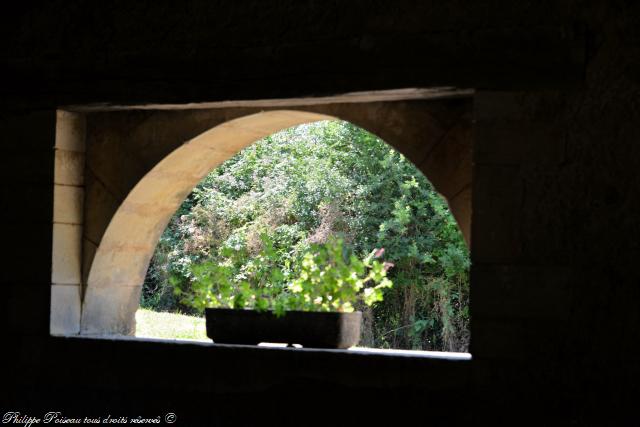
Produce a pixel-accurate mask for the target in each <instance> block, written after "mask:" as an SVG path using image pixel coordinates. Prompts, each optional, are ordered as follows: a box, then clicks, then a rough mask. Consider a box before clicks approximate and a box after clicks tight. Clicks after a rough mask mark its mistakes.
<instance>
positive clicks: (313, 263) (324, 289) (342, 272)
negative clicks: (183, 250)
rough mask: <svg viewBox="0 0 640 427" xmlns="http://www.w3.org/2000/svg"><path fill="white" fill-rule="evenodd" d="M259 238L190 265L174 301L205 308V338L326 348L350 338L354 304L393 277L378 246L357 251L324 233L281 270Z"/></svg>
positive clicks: (356, 315)
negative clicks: (250, 252)
mask: <svg viewBox="0 0 640 427" xmlns="http://www.w3.org/2000/svg"><path fill="white" fill-rule="evenodd" d="M262 241H263V249H262V251H261V252H260V253H259V254H258V255H257V256H255V257H253V258H251V259H249V258H248V256H247V254H246V253H245V252H243V251H242V250H237V251H236V250H229V251H227V253H225V255H226V258H225V262H207V263H203V264H200V265H197V266H194V267H193V268H192V273H193V281H192V287H191V290H190V292H188V293H184V292H182V295H183V300H182V301H183V303H185V304H188V305H190V306H192V307H195V308H196V309H199V310H202V309H204V310H205V313H206V318H207V335H208V336H209V338H211V339H213V340H214V341H216V342H220V343H236V344H258V343H260V342H284V343H288V344H294V343H295V344H302V345H304V346H308V347H330V348H347V347H351V346H353V345H355V344H357V342H358V340H359V338H360V323H361V318H362V314H361V313H360V312H359V311H355V306H357V305H358V304H359V303H364V304H366V305H372V304H374V303H375V302H377V301H382V299H383V291H384V289H385V288H390V287H391V286H392V285H393V284H392V282H391V281H390V280H389V279H388V278H387V277H386V274H387V270H388V269H389V268H390V267H391V266H392V264H391V263H385V262H381V261H379V260H378V259H377V258H379V257H381V256H382V254H383V253H384V249H379V250H373V251H372V252H371V253H370V254H369V255H368V256H367V257H365V258H364V259H360V258H358V257H357V256H356V255H355V254H353V253H350V252H349V251H348V250H347V249H346V248H345V247H344V244H343V241H342V240H341V239H332V240H329V241H328V242H327V243H325V244H314V245H312V246H311V248H310V250H309V251H307V252H306V253H305V254H304V255H303V256H302V258H301V260H300V261H299V264H298V265H297V266H296V267H295V268H293V269H291V268H290V266H287V267H289V268H285V269H284V271H283V270H282V269H281V268H279V267H278V266H277V265H276V259H277V257H276V255H275V253H274V250H273V246H272V244H271V242H270V241H269V239H268V238H267V237H266V236H263V237H262ZM178 292H180V291H178Z"/></svg>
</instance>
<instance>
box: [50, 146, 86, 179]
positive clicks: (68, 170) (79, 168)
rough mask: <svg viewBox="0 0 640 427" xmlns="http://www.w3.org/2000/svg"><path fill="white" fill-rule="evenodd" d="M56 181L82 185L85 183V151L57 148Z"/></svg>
mask: <svg viewBox="0 0 640 427" xmlns="http://www.w3.org/2000/svg"><path fill="white" fill-rule="evenodd" d="M53 180H54V183H55V184H63V185H76V186H81V185H82V184H84V153H79V152H76V151H67V150H55V172H54V178H53Z"/></svg>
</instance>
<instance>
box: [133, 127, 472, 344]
mask: <svg viewBox="0 0 640 427" xmlns="http://www.w3.org/2000/svg"><path fill="white" fill-rule="evenodd" d="M338 238H339V239H342V242H343V251H345V253H349V254H353V255H354V256H355V258H357V259H359V260H360V261H362V259H363V258H366V257H367V256H368V254H370V253H371V251H372V250H373V248H380V247H384V248H385V249H386V254H385V258H386V259H388V260H389V261H391V262H393V263H394V264H395V267H394V268H393V269H392V270H391V271H389V274H388V278H389V280H392V281H393V283H394V286H393V288H384V289H379V290H378V291H366V292H367V294H366V295H365V294H364V292H365V291H364V290H363V291H362V292H363V296H366V297H367V301H369V302H371V301H372V300H378V301H377V302H376V303H375V304H373V306H372V307H371V308H369V307H367V306H366V304H364V301H356V302H352V305H353V307H354V308H355V309H361V310H364V311H365V314H366V316H365V317H368V318H370V319H371V322H369V323H366V324H365V329H367V330H366V331H365V336H368V337H369V338H367V339H366V340H365V341H364V342H363V344H364V345H369V346H374V347H394V348H420V349H430V350H450V351H464V350H466V348H467V345H468V341H469V333H468V324H469V312H468V299H469V279H468V270H469V255H468V250H467V248H466V245H465V243H464V241H463V239H462V236H461V234H460V231H459V229H458V227H457V224H456V222H455V220H454V219H453V217H452V216H451V213H450V212H449V209H448V206H447V204H446V201H444V200H443V199H442V198H441V197H440V196H439V195H438V194H437V193H436V192H435V190H434V189H433V187H432V186H431V184H430V183H429V182H428V181H427V179H426V178H425V177H424V176H423V175H422V174H421V173H420V171H418V170H417V169H416V168H415V166H414V165H413V164H411V163H410V162H409V161H408V160H407V159H406V158H405V157H404V156H402V155H401V154H400V153H398V152H396V151H394V150H392V149H390V147H389V146H388V145H386V144H385V143H384V142H383V141H381V140H380V139H379V138H377V137H376V136H374V135H372V134H370V133H368V132H366V131H365V130H363V129H360V128H358V127H356V126H354V125H352V124H350V123H347V122H340V121H325V122H317V123H313V124H308V125H301V126H297V127H294V128H291V129H287V130H284V131H282V132H278V133H276V134H273V135H271V136H269V137H268V138H265V139H263V140H261V141H258V142H256V143H255V144H253V145H252V146H250V147H248V148H246V149H245V150H243V151H241V152H240V153H238V154H237V155H236V156H234V157H233V158H232V159H230V160H228V161H226V162H224V163H223V164H222V165H220V166H219V167H218V168H216V169H215V170H213V171H212V172H211V173H210V174H209V175H208V176H207V177H206V178H205V179H204V180H203V181H202V182H201V183H200V184H198V186H197V187H196V188H195V189H194V191H193V192H192V193H191V194H190V195H189V196H188V197H187V199H186V200H185V202H184V203H183V205H182V206H181V208H180V209H179V210H178V212H177V213H176V215H175V216H174V217H173V218H172V220H171V221H170V224H169V226H168V227H167V230H166V231H165V233H164V234H163V235H162V237H161V239H160V243H159V245H158V248H157V249H156V253H155V255H154V257H153V260H152V264H151V267H150V270H149V271H150V273H149V274H148V277H147V279H148V280H147V282H148V283H146V284H145V290H148V289H151V288H157V289H158V290H157V291H155V293H154V292H149V293H145V295H147V297H146V298H147V301H151V298H153V297H154V296H153V295H155V294H157V293H158V292H161V293H162V295H164V297H163V301H164V302H166V303H167V304H169V303H171V301H170V299H171V298H173V299H174V301H173V304H174V306H173V309H174V310H180V311H184V312H191V313H198V312H200V311H201V310H202V308H203V307H204V305H205V304H204V303H194V302H193V301H189V300H188V298H190V295H191V296H193V295H195V294H196V293H197V292H200V291H198V286H200V285H199V284H198V283H200V282H199V280H200V279H199V277H200V275H202V274H205V272H207V273H206V274H208V275H213V276H211V281H213V280H216V281H224V280H227V281H229V283H237V284H238V286H240V284H241V283H243V281H244V282H246V283H249V284H250V286H249V288H252V287H254V286H255V287H258V288H259V289H262V290H261V292H262V294H261V295H259V296H256V300H255V301H254V300H251V294H249V293H246V295H244V296H242V292H240V291H241V290H242V289H240V291H238V292H240V294H241V296H240V297H239V298H238V299H237V300H236V298H235V297H234V299H233V301H234V304H236V301H238V302H237V304H238V306H244V307H246V306H254V307H256V304H258V307H266V306H267V304H266V303H265V302H264V299H265V298H271V301H276V300H278V298H284V297H282V296H280V297H278V295H285V294H286V295H288V297H287V301H288V302H287V304H291V303H292V302H291V301H293V300H294V299H295V298H292V297H291V294H295V293H294V292H292V289H290V288H289V287H288V284H290V283H293V282H294V281H295V280H297V281H298V283H299V285H300V286H302V287H303V289H304V292H303V294H304V293H306V294H308V296H309V300H310V301H315V300H316V299H317V298H318V297H322V296H323V295H324V294H323V293H324V292H332V287H331V286H332V285H328V284H325V283H324V282H322V280H320V281H319V282H318V277H316V276H314V275H315V274H316V270H309V271H308V272H307V275H308V277H309V278H308V279H304V280H303V279H301V277H302V273H303V272H304V269H305V268H308V269H311V268H312V266H313V264H315V265H323V262H324V261H323V257H327V256H329V254H328V253H325V252H323V251H328V252H330V251H331V250H332V249H331V245H330V244H328V245H327V246H325V249H323V250H321V249H318V246H317V245H321V244H324V243H328V242H330V241H331V240H332V239H338ZM334 258H335V259H338V257H334ZM350 260H351V255H349V256H348V257H346V258H344V262H345V264H346V265H350ZM304 263H306V264H308V267H305V266H304V265H303V264H304ZM194 266H196V267H194ZM197 266H200V267H197ZM355 267H356V266H355V265H353V266H350V267H349V268H355ZM272 271H279V272H280V273H281V275H282V278H280V277H272V273H271V272H272ZM336 271H338V270H336ZM325 274H326V272H325ZM169 277H172V278H173V283H174V284H175V286H176V287H177V288H178V289H180V291H181V292H182V294H181V295H180V298H179V299H177V298H176V297H175V296H173V295H172V292H166V290H165V289H166V288H169V289H172V286H171V285H168V278H169ZM334 279H335V278H333V279H331V280H332V281H334ZM332 283H337V282H335V281H334V282H332ZM242 286H244V287H245V288H246V287H247V285H246V284H245V285H242ZM324 286H326V287H327V289H324V288H323V287H324ZM296 289H297V287H296ZM369 289H370V288H369ZM321 294H322V295H321ZM382 294H384V300H383V301H380V300H379V299H380V298H381V297H382ZM311 295H314V297H313V298H312V296H311ZM185 298H186V299H187V300H186V302H187V304H182V303H181V302H180V300H185ZM243 298H244V300H245V302H243ZM299 299H300V298H299ZM302 299H303V300H305V301H306V299H304V298H302ZM204 301H207V300H206V299H205V300H204ZM246 301H249V302H248V303H247V302H246ZM322 302H323V304H327V305H328V306H331V304H332V303H329V302H328V300H327V299H322ZM247 304H249V305H247ZM252 304H253V305H252ZM279 304H280V303H279ZM282 304H284V303H282ZM298 304H299V303H298ZM269 307H270V308H271V309H274V308H275V307H274V306H272V305H270V306H269ZM343 309H344V307H343Z"/></svg>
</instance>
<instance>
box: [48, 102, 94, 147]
mask: <svg viewBox="0 0 640 427" xmlns="http://www.w3.org/2000/svg"><path fill="white" fill-rule="evenodd" d="M86 126H87V123H86V120H85V116H84V114H78V113H72V112H70V111H64V110H58V111H56V143H55V144H56V145H55V147H56V148H57V149H60V150H66V151H76V152H80V153H84V151H85V135H86Z"/></svg>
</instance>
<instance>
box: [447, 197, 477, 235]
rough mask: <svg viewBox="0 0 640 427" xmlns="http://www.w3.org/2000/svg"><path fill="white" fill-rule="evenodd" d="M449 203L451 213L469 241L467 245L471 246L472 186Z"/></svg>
mask: <svg viewBox="0 0 640 427" xmlns="http://www.w3.org/2000/svg"><path fill="white" fill-rule="evenodd" d="M448 203H449V209H450V210H451V214H452V215H453V217H454V218H455V219H456V222H457V223H458V227H459V228H460V231H461V232H462V235H463V236H464V239H465V241H466V242H467V247H471V186H469V187H467V188H466V189H464V190H463V191H461V192H460V193H458V194H457V195H456V196H455V197H454V198H453V199H450V200H448Z"/></svg>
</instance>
